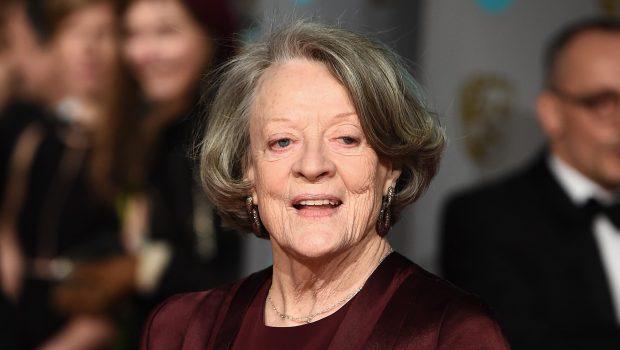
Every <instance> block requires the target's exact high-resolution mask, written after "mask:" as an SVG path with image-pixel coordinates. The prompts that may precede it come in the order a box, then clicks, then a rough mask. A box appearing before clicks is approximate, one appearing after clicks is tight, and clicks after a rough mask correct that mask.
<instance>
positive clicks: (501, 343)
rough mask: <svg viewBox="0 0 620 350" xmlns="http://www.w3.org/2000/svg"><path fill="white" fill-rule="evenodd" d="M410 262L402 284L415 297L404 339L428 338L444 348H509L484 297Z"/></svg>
mask: <svg viewBox="0 0 620 350" xmlns="http://www.w3.org/2000/svg"><path fill="white" fill-rule="evenodd" d="M410 264H411V265H410V267H409V268H410V269H411V274H410V275H409V277H408V279H407V280H406V281H405V282H404V283H403V284H402V285H401V288H405V289H406V292H405V293H403V294H404V295H408V296H409V297H410V298H411V300H412V302H411V304H410V307H409V310H408V316H407V317H406V321H405V322H404V327H403V329H401V339H402V341H403V342H405V343H407V344H412V343H416V344H417V343H418V342H420V341H425V342H429V343H434V346H436V347H437V348H440V349H469V347H468V346H471V348H476V349H507V348H508V345H507V344H506V341H505V339H504V336H503V335H502V331H501V328H500V326H499V324H498V323H497V321H496V320H495V318H494V316H493V315H492V313H491V311H490V309H489V308H488V307H487V305H486V304H485V303H484V302H483V301H481V300H480V299H479V298H478V297H476V296H474V295H472V294H469V293H466V292H464V291H463V290H461V289H459V288H457V287H455V286H454V285H452V284H451V283H449V282H447V281H445V280H443V279H442V278H440V277H438V276H435V275H434V274H432V273H430V272H428V271H426V270H424V269H422V268H421V267H419V266H418V265H416V264H414V263H410ZM430 335H432V336H430ZM422 339H424V340H422Z"/></svg>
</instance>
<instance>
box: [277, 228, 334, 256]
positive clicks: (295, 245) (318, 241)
mask: <svg viewBox="0 0 620 350" xmlns="http://www.w3.org/2000/svg"><path fill="white" fill-rule="evenodd" d="M312 231H314V232H307V233H302V234H298V235H297V236H296V237H293V239H292V242H291V244H290V246H289V249H290V250H292V251H293V252H294V254H295V255H297V256H299V257H303V258H307V259H318V258H321V257H325V256H328V255H331V254H334V253H336V252H337V251H338V250H340V249H342V242H341V240H339V239H336V237H334V235H333V232H317V230H312Z"/></svg>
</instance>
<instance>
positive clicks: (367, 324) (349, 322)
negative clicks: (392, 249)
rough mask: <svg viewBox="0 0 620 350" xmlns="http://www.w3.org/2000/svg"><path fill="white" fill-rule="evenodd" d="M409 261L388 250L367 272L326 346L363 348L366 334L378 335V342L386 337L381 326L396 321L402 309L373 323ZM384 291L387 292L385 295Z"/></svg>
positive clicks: (406, 272) (406, 271)
mask: <svg viewBox="0 0 620 350" xmlns="http://www.w3.org/2000/svg"><path fill="white" fill-rule="evenodd" d="M410 265H411V263H410V262H409V261H408V260H407V259H406V258H404V257H403V256H402V255H400V254H398V253H392V254H390V255H389V256H388V257H387V258H385V260H384V261H383V263H382V264H381V265H380V266H379V267H378V268H377V270H376V271H375V272H374V273H373V274H372V275H371V276H370V278H369V279H368V281H367V282H366V285H365V286H364V288H363V289H362V290H361V291H360V293H359V294H358V295H357V296H356V297H355V298H354V299H353V300H351V305H350V306H349V309H348V310H347V314H346V315H345V318H344V321H343V322H342V324H341V325H340V327H338V330H337V331H336V334H335V335H334V340H333V342H332V343H331V344H330V346H329V349H334V350H347V349H362V348H366V347H367V345H365V344H366V340H367V339H368V337H370V338H371V340H372V339H380V341H381V343H382V344H386V342H388V341H389V340H388V339H386V338H385V337H384V336H383V329H384V328H385V327H388V328H389V327H391V326H392V324H393V323H396V324H398V323H400V319H401V318H402V317H404V316H403V314H405V312H396V313H391V314H390V315H389V316H390V317H388V318H389V322H386V324H383V322H382V324H380V325H379V324H377V321H378V320H379V318H380V317H382V320H383V318H386V316H381V315H382V314H384V312H383V311H384V309H385V307H386V305H387V304H388V302H390V300H391V298H392V294H393V293H394V292H395V291H396V290H398V288H399V286H400V285H401V284H402V283H403V281H405V280H406V279H407V277H408V276H409V275H410V274H411V273H412V270H411V269H410V268H408V267H409V266H410ZM386 293H387V294H388V295H386Z"/></svg>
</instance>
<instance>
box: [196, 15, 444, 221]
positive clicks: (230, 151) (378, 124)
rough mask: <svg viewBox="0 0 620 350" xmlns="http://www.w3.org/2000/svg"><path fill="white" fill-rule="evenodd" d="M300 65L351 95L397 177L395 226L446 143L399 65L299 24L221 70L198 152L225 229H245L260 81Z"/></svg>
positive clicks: (352, 39)
mask: <svg viewBox="0 0 620 350" xmlns="http://www.w3.org/2000/svg"><path fill="white" fill-rule="evenodd" d="M294 58H305V59H309V60H313V61H318V62H321V63H323V64H325V65H326V66H327V67H328V69H329V70H330V72H331V73H332V74H333V76H334V77H335V78H336V79H338V80H339V81H340V82H341V83H342V84H343V86H344V87H345V88H346V89H347V90H348V91H349V93H350V96H351V99H352V102H353V105H354V106H355V109H356V112H357V115H358V117H359V120H360V124H361V126H362V129H363V131H364V134H365V136H366V138H367V139H368V142H369V144H370V145H371V147H372V148H373V149H374V150H375V152H376V153H377V155H378V156H379V158H380V159H382V160H387V161H389V162H391V163H392V164H393V166H394V167H396V168H400V169H401V170H402V173H401V176H400V177H399V179H398V181H397V184H396V191H395V196H394V200H393V202H392V215H393V218H394V221H395V220H396V218H397V217H398V214H399V212H400V211H401V210H402V208H404V207H405V206H406V205H408V204H410V203H413V202H414V201H415V200H416V199H417V198H418V197H419V196H420V195H421V194H422V193H423V192H424V190H425V189H426V188H427V187H428V185H429V183H430V181H431V179H432V178H433V176H434V175H435V173H436V171H437V169H438V166H439V161H440V158H441V154H442V151H443V148H444V144H445V133H444V130H443V128H442V127H441V126H440V125H439V122H438V120H437V118H436V116H435V115H434V114H433V113H432V112H430V111H429V109H428V108H427V107H426V105H425V104H424V103H423V101H422V99H421V93H420V89H419V87H418V85H417V83H416V82H415V80H414V79H413V77H412V76H411V74H410V73H409V72H408V70H407V69H406V66H405V65H404V64H403V62H402V61H401V59H400V58H399V57H398V56H397V55H396V54H395V53H394V52H393V51H392V50H390V49H388V48H387V47H385V46H384V45H382V44H381V43H379V42H378V41H376V40H374V39H371V38H369V37H367V36H365V35H362V34H358V33H355V32H352V31H349V30H346V29H342V28H339V27H336V26H329V25H325V24H318V23H312V22H307V21H298V22H295V23H292V24H289V25H287V26H284V27H282V28H279V29H276V30H274V31H273V32H272V33H271V34H269V35H267V37H266V38H265V39H264V40H263V41H260V42H258V43H255V44H250V45H248V46H246V47H245V48H244V49H243V50H242V51H241V53H240V54H239V55H238V56H236V57H235V58H233V59H232V60H230V61H229V62H227V63H226V64H225V65H224V66H223V67H221V69H220V71H219V75H218V76H219V78H218V81H217V91H216V93H215V95H214V99H213V100H212V102H211V105H210V108H209V116H208V119H209V120H208V126H207V130H206V133H205V135H204V137H203V139H202V143H201V145H200V176H201V181H202V185H203V187H204V190H205V191H206V193H207V195H208V197H209V198H210V200H211V201H212V202H213V204H214V205H215V206H216V207H217V208H218V210H219V213H220V215H221V216H222V219H223V221H224V222H225V223H227V224H228V225H231V226H233V227H237V228H240V229H243V230H250V229H251V227H252V226H251V222H250V218H249V215H248V212H247V209H246V198H247V197H248V196H249V195H250V191H251V190H252V188H253V184H252V183H250V182H249V181H248V180H247V179H246V178H245V174H246V169H247V168H248V165H249V164H250V163H249V162H251V161H252V160H251V159H250V155H249V152H248V151H249V146H250V135H249V130H250V128H249V124H250V122H249V120H250V111H251V107H252V103H253V101H254V98H255V94H256V92H257V91H256V90H257V86H258V83H259V80H260V78H261V76H262V75H263V73H264V72H265V70H266V69H267V68H269V67H270V66H273V65H274V64H277V63H282V62H286V61H288V60H291V59H294Z"/></svg>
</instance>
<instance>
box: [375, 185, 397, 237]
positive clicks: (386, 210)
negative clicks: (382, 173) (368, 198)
mask: <svg viewBox="0 0 620 350" xmlns="http://www.w3.org/2000/svg"><path fill="white" fill-rule="evenodd" d="M393 199H394V187H393V186H390V187H389V188H388V193H387V195H386V196H384V197H383V201H382V202H381V211H380V212H379V220H377V233H378V234H379V236H381V237H384V236H385V235H387V233H388V232H389V231H390V227H391V226H392V200H393Z"/></svg>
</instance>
